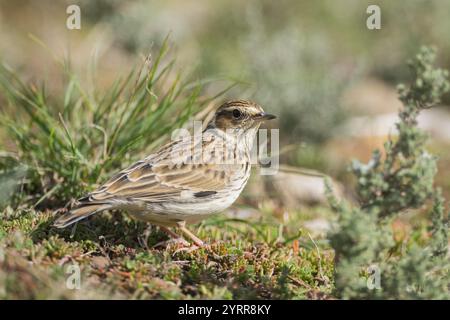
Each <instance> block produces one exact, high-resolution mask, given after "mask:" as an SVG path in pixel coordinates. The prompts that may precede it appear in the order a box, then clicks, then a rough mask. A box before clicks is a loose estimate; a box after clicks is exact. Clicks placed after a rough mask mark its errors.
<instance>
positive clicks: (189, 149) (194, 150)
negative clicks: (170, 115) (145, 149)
mask: <svg viewBox="0 0 450 320" xmlns="http://www.w3.org/2000/svg"><path fill="white" fill-rule="evenodd" d="M274 118H275V116H273V115H270V114H267V113H265V112H264V110H263V109H262V108H261V107H260V106H259V105H258V104H256V103H254V102H251V101H246V100H236V101H229V102H226V103H224V104H223V105H221V106H220V107H219V108H218V109H217V111H216V112H215V115H214V117H213V118H212V120H211V121H210V122H209V123H208V125H207V126H206V128H205V129H204V130H203V132H202V135H201V137H200V139H199V138H198V137H195V136H194V137H193V138H194V139H192V137H190V136H189V137H188V138H189V139H187V138H186V136H184V137H181V138H177V139H175V140H174V141H171V142H169V143H168V144H166V145H164V146H162V147H161V148H160V149H159V150H158V151H157V152H155V153H153V154H151V155H149V156H148V157H146V158H145V159H143V160H140V161H138V162H136V163H134V164H133V165H131V166H130V167H128V168H126V169H125V170H122V171H121V172H119V173H117V174H116V175H114V176H113V177H112V178H111V179H109V180H108V181H107V182H106V183H105V184H103V185H102V186H100V187H99V188H98V189H97V190H95V191H93V192H91V193H89V194H88V195H86V196H85V197H82V198H81V199H78V200H77V201H76V203H75V205H74V206H73V208H72V209H71V210H70V211H69V212H68V213H66V214H64V215H62V216H61V217H59V218H58V219H57V220H56V222H55V226H56V227H59V228H64V227H67V226H69V225H71V224H73V223H75V222H77V221H79V220H81V219H84V218H86V217H88V216H91V215H93V214H95V213H98V212H101V211H104V210H111V209H119V210H125V211H127V212H128V213H129V214H130V215H131V216H132V217H133V218H135V219H138V220H141V221H146V222H150V223H152V224H155V225H158V226H159V227H160V228H161V230H162V231H164V232H166V233H168V234H169V235H170V236H171V237H173V238H175V239H178V240H180V241H183V242H184V243H186V241H184V239H183V238H182V237H180V236H179V235H177V234H176V233H174V232H173V231H171V230H170V229H168V228H169V227H176V228H178V229H179V230H180V231H181V232H182V233H183V234H184V235H185V236H186V237H188V238H190V239H191V240H192V241H193V242H194V243H195V244H196V245H197V246H202V245H203V242H202V241H201V240H200V239H199V238H197V237H196V236H195V235H194V234H193V233H191V232H190V231H189V230H188V229H187V228H186V224H190V223H196V222H199V221H201V220H203V219H205V218H207V217H208V216H210V215H212V214H214V213H218V212H220V211H223V210H224V209H226V208H227V207H229V206H230V205H231V204H232V203H233V202H234V201H235V200H236V199H237V197H238V196H239V194H240V193H241V191H242V189H244V187H245V185H246V183H247V181H248V178H249V176H250V169H251V163H250V160H251V159H250V153H251V149H252V146H253V142H254V140H255V137H256V132H257V130H258V128H259V126H260V124H261V123H262V122H263V121H264V120H270V119H274Z"/></svg>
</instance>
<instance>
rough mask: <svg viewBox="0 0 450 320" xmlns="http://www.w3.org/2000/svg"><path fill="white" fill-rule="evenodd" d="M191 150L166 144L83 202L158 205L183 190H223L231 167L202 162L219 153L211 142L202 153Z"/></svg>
mask: <svg viewBox="0 0 450 320" xmlns="http://www.w3.org/2000/svg"><path fill="white" fill-rule="evenodd" d="M212 140H213V139H212ZM195 146H197V145H196V144H194V143H191V142H180V141H178V142H172V143H169V144H167V145H166V146H164V147H163V148H161V149H160V150H159V151H158V152H157V153H155V154H153V155H151V156H149V157H147V158H146V159H144V160H142V161H138V162H136V163H135V164H133V165H132V166H130V167H129V168H127V169H125V170H123V171H121V172H119V173H118V174H117V175H115V176H114V177H112V178H111V179H110V180H109V181H107V182H106V183H105V184H104V185H102V186H101V187H100V188H99V189H98V190H96V191H94V192H92V193H91V194H90V195H88V197H87V198H88V200H89V201H90V202H91V201H93V202H103V201H109V200H114V199H138V200H142V201H145V202H159V201H165V200H169V199H176V198H177V197H179V196H180V194H181V192H182V191H184V190H188V191H192V192H193V193H194V194H195V193H198V195H206V194H211V193H215V192H216V191H217V190H220V189H223V188H224V187H226V185H227V184H229V183H230V177H231V172H230V171H232V170H235V166H234V165H230V164H216V163H214V161H211V160H208V159H206V157H207V156H214V155H215V156H217V154H218V153H220V152H221V151H220V148H217V147H215V146H214V143H213V141H212V142H211V143H206V144H203V148H202V149H201V148H196V147H195ZM189 150H190V152H188V151H189ZM205 154H207V156H205ZM193 159H195V160H193ZM205 192H206V193H205Z"/></svg>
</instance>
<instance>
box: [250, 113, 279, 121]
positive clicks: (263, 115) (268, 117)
mask: <svg viewBox="0 0 450 320" xmlns="http://www.w3.org/2000/svg"><path fill="white" fill-rule="evenodd" d="M276 118H277V117H276V116H274V115H273V114H270V113H266V112H261V113H259V114H258V115H256V116H255V117H254V119H255V120H260V121H264V120H273V119H276Z"/></svg>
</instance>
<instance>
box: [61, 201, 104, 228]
mask: <svg viewBox="0 0 450 320" xmlns="http://www.w3.org/2000/svg"><path fill="white" fill-rule="evenodd" d="M109 208H111V205H110V204H106V203H95V202H87V201H86V202H79V203H78V204H77V205H76V206H75V207H74V208H72V209H71V210H70V211H69V212H67V213H65V214H63V215H62V216H61V217H59V218H58V219H56V221H55V223H54V226H55V227H57V228H65V227H67V226H70V225H71V224H73V223H75V222H77V221H80V220H82V219H84V218H87V217H89V216H91V215H93V214H95V213H98V212H101V211H103V210H107V209H109Z"/></svg>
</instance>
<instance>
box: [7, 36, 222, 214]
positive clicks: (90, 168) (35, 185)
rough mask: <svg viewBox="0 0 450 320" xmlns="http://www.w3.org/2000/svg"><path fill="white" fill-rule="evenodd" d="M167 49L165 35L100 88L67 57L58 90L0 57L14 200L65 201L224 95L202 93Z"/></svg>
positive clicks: (57, 203)
mask: <svg viewBox="0 0 450 320" xmlns="http://www.w3.org/2000/svg"><path fill="white" fill-rule="evenodd" d="M168 50H169V46H168V43H167V40H166V41H165V42H164V43H163V45H162V47H161V49H160V50H159V52H157V54H156V55H149V56H148V57H147V58H146V59H145V62H144V63H143V65H142V66H141V67H140V68H137V69H136V70H134V71H132V72H130V73H129V74H128V75H127V76H126V77H124V78H121V79H118V80H117V81H115V83H114V84H113V85H112V86H111V87H110V88H108V89H106V90H102V91H100V90H97V89H95V88H90V87H88V88H86V87H84V86H83V83H82V82H81V81H80V80H79V79H78V78H77V76H76V75H75V74H73V73H72V72H71V71H70V70H69V68H68V65H69V63H68V62H66V63H63V62H61V68H62V72H63V76H64V78H65V90H64V92H63V93H62V94H61V93H60V94H57V95H51V94H49V93H48V92H47V90H46V86H45V84H41V85H35V84H33V83H31V84H29V83H25V82H23V81H22V80H21V79H20V77H19V76H17V74H16V73H15V72H14V71H13V70H11V69H9V68H8V67H7V66H6V65H5V64H0V97H1V98H2V99H3V100H5V101H6V103H5V105H6V107H5V109H4V111H3V112H2V113H0V124H1V125H2V127H4V128H6V130H7V131H8V136H7V138H6V141H7V142H8V140H11V141H9V142H10V143H13V144H14V146H15V148H14V149H15V150H14V151H15V152H14V153H3V154H0V173H2V174H3V175H5V177H4V180H8V179H7V178H8V176H10V175H11V174H12V173H11V172H12V171H14V170H15V171H17V168H25V169H26V170H21V172H22V173H23V176H24V177H26V179H25V180H24V181H23V182H24V183H23V185H22V192H21V197H19V200H23V199H24V198H27V199H26V201H27V203H31V204H32V205H33V206H38V205H41V207H44V208H47V207H49V206H51V207H55V206H61V205H64V204H65V202H67V201H68V200H69V199H71V198H73V197H78V196H80V195H81V194H82V193H84V192H86V191H87V190H90V189H92V188H93V187H94V186H95V185H97V184H98V183H99V182H101V181H102V180H104V179H105V177H107V176H108V174H111V172H112V171H114V170H118V169H119V168H120V167H121V166H123V165H124V164H126V163H131V162H132V161H134V160H137V158H139V157H141V156H143V155H144V154H148V153H149V152H150V151H151V150H152V149H153V148H155V147H157V146H158V145H160V144H161V143H162V142H163V141H164V140H165V139H168V135H169V134H170V133H171V132H172V130H173V129H175V128H179V127H181V126H182V125H183V124H184V123H186V121H187V120H188V119H189V118H190V117H192V116H193V115H194V114H195V113H196V112H197V111H198V110H200V109H202V108H203V107H204V106H205V105H206V104H207V103H209V102H210V101H211V100H213V99H214V98H216V97H217V96H220V95H221V94H222V92H219V93H218V95H217V96H213V97H203V96H201V94H202V86H203V85H204V82H201V81H194V80H192V79H190V78H189V77H187V76H184V77H183V76H182V75H181V73H180V72H179V71H177V70H175V60H169V59H168V54H167V53H168ZM225 91H226V89H225ZM0 148H1V145H0ZM3 148H5V146H3ZM14 162H15V163H14ZM24 171H25V172H24ZM25 173H26V174H25ZM16 176H17V173H16V175H15V176H14V177H16ZM9 180H11V179H9ZM16 180H19V181H20V179H16ZM0 183H1V181H0ZM5 183H6V182H5ZM9 189H11V187H9ZM9 193H11V192H9ZM16 194H17V193H16ZM16 198H17V197H16ZM3 202H5V200H3ZM0 205H1V203H0Z"/></svg>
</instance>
